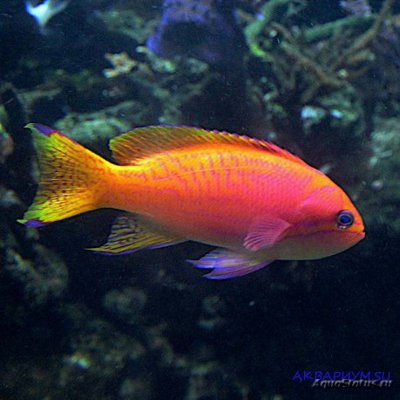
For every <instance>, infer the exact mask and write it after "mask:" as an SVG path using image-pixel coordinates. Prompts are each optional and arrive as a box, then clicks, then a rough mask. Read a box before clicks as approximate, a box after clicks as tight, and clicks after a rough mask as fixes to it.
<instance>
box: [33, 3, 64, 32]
mask: <svg viewBox="0 0 400 400" xmlns="http://www.w3.org/2000/svg"><path fill="white" fill-rule="evenodd" d="M69 1H70V0H43V1H39V2H38V1H32V0H26V2H25V9H26V11H27V12H28V13H29V14H30V15H32V17H34V18H35V19H36V22H37V23H38V25H39V27H40V30H41V32H42V33H44V32H45V31H44V28H45V27H46V25H47V23H48V22H49V21H50V20H51V19H52V18H53V17H54V16H56V15H57V14H59V13H60V12H61V11H64V10H65V9H66V8H67V6H68V3H69Z"/></svg>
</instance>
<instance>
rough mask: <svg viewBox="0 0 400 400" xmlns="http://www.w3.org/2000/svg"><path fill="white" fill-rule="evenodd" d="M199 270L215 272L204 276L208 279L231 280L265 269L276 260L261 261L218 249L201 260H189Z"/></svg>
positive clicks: (249, 256)
mask: <svg viewBox="0 0 400 400" xmlns="http://www.w3.org/2000/svg"><path fill="white" fill-rule="evenodd" d="M187 261H188V262H189V263H191V264H192V265H194V266H195V267H197V268H202V269H208V268H212V269H213V270H212V271H211V272H210V273H208V274H206V275H204V278H207V279H216V280H222V279H230V278H236V277H238V276H243V275H247V274H250V273H251V272H255V271H258V270H259V269H261V268H264V267H265V266H267V265H268V264H270V263H271V262H272V261H274V260H260V259H257V258H252V257H251V255H247V254H240V253H235V252H234V251H232V250H227V249H216V250H213V251H212V252H210V253H208V254H206V255H205V256H204V257H202V258H200V260H187Z"/></svg>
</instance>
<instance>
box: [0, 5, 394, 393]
mask: <svg viewBox="0 0 400 400" xmlns="http://www.w3.org/2000/svg"><path fill="white" fill-rule="evenodd" d="M399 72H400V4H399V2H398V1H395V0H385V1H379V0H370V1H368V0H342V1H339V0H269V1H267V0H265V1H264V0H237V1H235V0H197V1H196V0H180V1H179V0H164V1H162V0H129V1H128V0H114V1H105V0H81V1H78V0H70V1H68V0H44V1H33V0H26V1H25V2H24V0H3V1H1V2H0V216H1V217H0V234H1V236H0V361H1V362H0V399H1V400H5V399H18V400H19V399H43V400H44V399H46V400H53V399H60V400H64V399H98V400H109V399H121V400H129V399H135V400H136V399H140V400H147V399H185V400H192V399H202V400H211V399H229V400H236V399H238V400H240V399H260V400H286V399H342V398H346V399H359V398H360V399H361V398H362V399H365V398H367V399H400V391H399V382H400V335H399V328H400V323H399V313H400V298H399V286H400V268H399V266H400V236H399V234H400V212H399V211H400V180H399V178H400V79H399V75H400V74H399ZM30 121H33V122H40V123H42V124H46V125H49V126H52V127H54V128H57V129H59V130H60V131H61V132H64V133H65V134H66V135H67V136H69V137H71V138H73V139H75V140H77V141H78V142H80V143H82V144H84V145H85V146H87V147H89V148H90V149H92V150H94V151H95V152H97V153H98V154H101V155H102V156H104V157H106V158H108V159H110V153H109V150H108V148H107V143H108V140H109V139H110V138H112V137H114V136H115V135H117V134H119V133H121V132H125V131H128V130H130V129H132V128H134V127H137V126H146V125H154V124H184V125H192V126H201V127H204V128H208V129H219V130H226V131H231V132H236V133H239V134H249V135H251V136H256V137H259V138H263V139H267V140H271V141H273V142H274V143H277V144H278V145H280V146H283V147H285V148H286V149H289V150H291V151H292V152H294V153H295V154H298V155H299V156H300V157H301V158H303V159H304V160H306V161H307V162H309V163H310V164H311V165H313V166H316V167H318V168H320V169H321V170H323V171H324V172H326V173H327V174H328V175H329V176H330V177H332V179H334V180H335V182H337V183H338V184H339V185H340V186H341V187H343V188H344V189H345V190H346V191H347V193H349V194H350V195H351V197H352V199H353V200H354V202H355V204H356V205H357V207H358V209H359V210H360V212H361V214H362V216H363V219H364V222H365V225H366V233H367V236H366V238H365V239H364V240H363V241H362V242H361V243H359V244H358V245H357V246H355V247H354V248H352V249H350V250H348V251H346V252H344V253H342V254H340V255H337V256H334V257H330V258H327V259H323V260H316V261H301V262H296V261H290V262H289V261H286V262H283V261H278V262H275V263H273V265H271V266H268V267H267V268H265V269H263V270H262V271H259V272H257V273H254V274H250V275H248V276H245V277H241V278H237V279H232V280H227V281H222V282H213V281H208V280H205V279H202V277H201V275H202V272H201V271H199V270H196V269H195V268H192V267H191V266H190V265H188V264H187V263H186V262H185V261H184V260H185V259H195V258H199V257H201V256H202V255H203V254H204V253H206V252H207V251H210V249H211V248H210V247H209V246H206V245H202V244H198V243H186V244H181V245H179V246H174V247H168V248H165V249H159V250H153V251H143V252H138V253H135V254H133V255H127V256H121V257H103V256H100V255H96V254H93V253H90V252H88V251H87V250H85V248H87V247H93V246H96V245H100V244H101V243H103V242H104V240H105V239H106V237H107V235H108V233H109V229H110V225H111V224H112V221H113V220H114V218H115V216H116V215H117V212H115V211H113V210H100V211H96V212H92V213H88V214H85V215H82V216H78V217H74V218H72V219H68V220H65V221H62V222H59V223H57V224H54V225H51V226H48V227H45V228H42V229H27V228H26V227H24V226H22V225H20V224H18V223H17V222H16V220H17V219H18V218H21V216H22V215H23V212H24V211H25V210H26V209H27V206H28V205H29V204H30V203H31V202H32V199H33V196H34V193H35V190H36V187H37V186H36V182H37V179H38V172H37V163H36V159H35V156H34V152H33V146H32V142H31V137H30V134H29V133H28V131H27V130H26V129H24V125H25V124H26V123H28V122H30ZM249 206H251V205H249ZM317 372H318V374H319V375H318V374H317V375H316V373H317ZM335 372H343V373H344V375H345V376H347V377H349V376H353V375H351V374H354V376H362V375H360V372H362V373H363V374H364V376H366V377H368V376H369V375H368V373H370V374H371V377H372V376H373V374H374V373H375V372H379V373H380V374H381V377H382V379H381V380H383V381H384V382H383V383H384V384H383V385H379V380H380V379H378V380H377V381H376V382H375V381H374V382H375V384H374V385H372V386H371V385H370V386H369V387H342V388H339V387H335V388H332V387H325V388H324V387H322V386H318V385H315V379H312V377H315V376H317V377H318V376H319V377H321V376H325V377H329V376H331V377H333V375H334V373H335ZM346 374H347V375H346ZM357 374H358V375H357ZM300 377H301V378H300ZM338 377H339V375H337V376H336V378H335V379H339V378H338ZM341 378H342V376H341V377H340V379H341ZM366 379H367V380H368V379H369V378H366ZM371 379H374V378H371ZM381 386H382V387H381Z"/></svg>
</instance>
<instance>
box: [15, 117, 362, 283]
mask: <svg viewBox="0 0 400 400" xmlns="http://www.w3.org/2000/svg"><path fill="white" fill-rule="evenodd" d="M28 127H29V128H30V129H32V132H33V138H34V144H35V147H36V150H37V153H38V160H39V168H40V173H41V180H40V183H39V188H38V191H37V194H36V197H35V199H34V202H33V204H32V205H31V206H30V208H29V209H28V211H27V212H26V213H25V215H24V217H23V219H21V220H19V222H21V223H23V224H25V225H26V226H28V227H39V226H42V225H46V224H49V223H51V222H54V221H58V220H61V219H64V218H68V217H72V216H74V215H77V214H81V213H83V212H86V211H90V210H95V209H98V208H114V209H118V210H123V211H126V213H124V214H123V215H121V216H120V217H118V218H117V219H116V221H115V223H114V225H113V226H112V229H111V234H110V236H109V238H108V241H107V243H106V244H104V245H103V246H100V247H97V248H94V249H91V250H95V251H96V252H99V253H104V254H109V255H110V254H112V255H113V254H126V253H130V252H134V251H137V250H140V249H145V248H147V249H154V248H159V247H164V246H169V245H173V244H176V243H180V242H184V241H187V240H194V241H198V242H202V243H207V244H210V245H213V246H218V249H216V250H214V251H211V252H210V253H209V254H207V255H205V256H204V257H202V258H201V259H200V260H197V261H190V262H191V263H192V264H194V265H195V266H196V267H198V268H206V269H207V268H208V269H212V271H211V272H209V273H208V274H207V275H205V276H206V277H207V278H210V279H226V278H233V277H237V276H242V275H246V274H248V273H250V272H253V271H256V270H259V269H260V268H263V267H265V266H266V265H268V264H270V263H271V262H272V261H274V260H310V259H318V258H323V257H328V256H331V255H333V254H336V253H340V252H341V251H344V250H346V249H348V248H349V247H351V246H353V245H355V244H356V243H357V242H358V241H360V240H361V239H362V238H363V237H364V236H365V233H364V225H363V221H362V219H361V217H360V215H359V213H358V212H357V210H356V208H355V207H354V205H353V204H352V202H351V200H350V199H349V197H348V196H347V195H346V194H345V192H344V191H343V190H342V189H341V188H340V187H339V186H337V185H336V184H335V183H333V182H332V181H331V180H330V179H329V178H328V177H327V176H326V175H324V174H323V173H322V172H320V171H318V170H317V169H315V168H312V167H311V166H309V165H308V164H306V163H305V162H304V161H302V160H301V159H299V158H298V157H296V156H294V155H292V154H290V153H289V152H287V151H285V150H282V149H281V148H279V147H278V146H276V145H273V144H271V143H268V142H265V141H262V140H258V139H252V138H249V137H247V136H239V135H234V134H230V133H226V132H216V131H207V130H203V129H199V128H190V127H174V126H151V127H146V128H137V129H134V130H132V131H130V132H127V133H124V134H123V135H121V136H118V137H116V138H114V139H112V140H111V141H110V149H111V152H112V155H113V157H114V159H115V160H116V161H117V163H118V164H119V165H116V164H113V163H110V162H108V161H106V160H104V159H103V158H101V157H100V156H98V155H96V154H94V153H92V152H91V151H89V150H87V149H86V148H84V147H82V146H81V145H80V144H78V143H76V142H75V141H73V140H71V139H69V138H67V137H66V136H64V135H63V134H61V133H60V132H57V131H56V130H54V129H51V128H48V127H46V126H43V125H40V124H29V125H28Z"/></svg>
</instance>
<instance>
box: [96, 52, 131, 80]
mask: <svg viewBox="0 0 400 400" xmlns="http://www.w3.org/2000/svg"><path fill="white" fill-rule="evenodd" d="M104 57H105V58H106V59H107V60H108V61H109V62H110V63H111V64H112V66H113V68H106V69H105V70H103V74H104V76H105V77H106V78H115V77H116V76H119V75H124V74H128V73H129V72H131V71H132V69H133V68H135V67H136V65H137V61H135V60H132V59H131V58H129V56H128V54H127V53H126V52H125V51H123V52H122V53H117V54H111V53H106V54H105V55H104Z"/></svg>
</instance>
